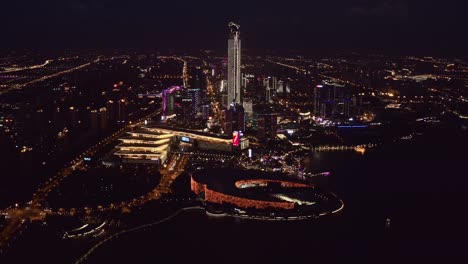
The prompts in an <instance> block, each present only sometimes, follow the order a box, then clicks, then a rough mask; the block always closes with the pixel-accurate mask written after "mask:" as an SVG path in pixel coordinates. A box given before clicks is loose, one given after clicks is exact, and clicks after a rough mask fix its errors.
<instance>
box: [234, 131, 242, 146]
mask: <svg viewBox="0 0 468 264" xmlns="http://www.w3.org/2000/svg"><path fill="white" fill-rule="evenodd" d="M240 138H241V135H240V133H239V132H237V131H234V132H232V145H233V146H236V147H237V146H239V144H240Z"/></svg>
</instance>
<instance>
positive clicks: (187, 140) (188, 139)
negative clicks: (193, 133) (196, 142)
mask: <svg viewBox="0 0 468 264" xmlns="http://www.w3.org/2000/svg"><path fill="white" fill-rule="evenodd" d="M180 140H182V141H183V142H190V138H188V137H182V138H181V139H180Z"/></svg>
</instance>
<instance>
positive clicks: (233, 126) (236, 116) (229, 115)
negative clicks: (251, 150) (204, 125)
mask: <svg viewBox="0 0 468 264" xmlns="http://www.w3.org/2000/svg"><path fill="white" fill-rule="evenodd" d="M225 115H226V118H225V120H226V121H225V129H224V131H225V132H226V134H227V135H232V133H233V132H234V131H245V116H244V107H242V105H235V106H231V107H230V108H229V109H228V110H226V112H225Z"/></svg>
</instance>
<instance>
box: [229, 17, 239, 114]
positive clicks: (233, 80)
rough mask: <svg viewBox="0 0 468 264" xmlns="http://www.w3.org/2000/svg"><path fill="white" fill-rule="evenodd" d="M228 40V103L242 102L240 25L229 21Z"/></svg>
mask: <svg viewBox="0 0 468 264" xmlns="http://www.w3.org/2000/svg"><path fill="white" fill-rule="evenodd" d="M229 29H230V30H231V32H230V34H229V40H228V102H227V103H228V105H227V107H228V108H229V105H230V104H234V105H235V104H242V99H241V72H240V68H241V40H240V31H239V29H240V26H239V25H237V24H235V23H233V22H230V23H229Z"/></svg>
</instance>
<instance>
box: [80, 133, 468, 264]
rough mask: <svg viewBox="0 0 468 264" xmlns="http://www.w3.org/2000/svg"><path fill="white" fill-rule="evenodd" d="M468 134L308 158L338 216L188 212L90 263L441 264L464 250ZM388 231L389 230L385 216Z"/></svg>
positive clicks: (108, 248) (120, 242)
mask: <svg viewBox="0 0 468 264" xmlns="http://www.w3.org/2000/svg"><path fill="white" fill-rule="evenodd" d="M467 149H468V142H467V134H466V132H461V131H459V130H454V131H452V130H450V131H449V130H440V131H439V130H438V131H434V132H433V133H431V134H430V135H429V134H428V135H424V136H422V137H419V138H417V139H415V140H413V141H411V142H404V143H398V144H393V145H386V146H383V147H380V148H378V149H375V150H371V151H367V152H366V154H365V155H360V154H357V153H354V152H322V153H315V154H314V155H313V162H314V169H315V170H316V171H318V172H320V171H330V172H331V173H332V174H331V176H329V177H330V178H329V187H330V189H331V190H332V191H334V192H336V193H337V194H338V195H339V196H340V197H341V198H342V199H343V200H344V202H345V210H344V212H343V214H341V215H337V216H331V217H323V218H320V219H317V220H313V221H301V222H256V221H250V220H239V219H233V218H210V217H208V216H206V215H205V213H204V212H187V213H184V214H182V215H180V216H178V217H176V218H175V219H173V220H171V221H169V222H166V223H163V224H160V225H158V226H156V227H154V228H152V229H150V230H147V231H141V232H135V233H130V234H127V235H125V236H122V237H121V238H119V239H116V240H113V241H112V242H111V243H108V244H106V245H104V246H103V247H102V248H100V249H99V250H97V251H96V252H95V253H93V255H92V256H91V257H90V258H89V259H88V260H89V263H103V262H104V263H113V262H114V263H117V262H118V263H122V262H126V263H130V262H131V263H184V262H186V261H190V262H191V263H193V262H195V263H199V262H200V263H239V262H248V263H253V262H260V263H278V262H284V263H315V261H320V263H323V262H331V261H339V262H349V263H359V262H366V263H367V262H374V263H395V262H398V263H409V262H413V263H414V262H415V263H424V262H426V263H433V262H441V263H447V262H448V261H450V260H452V261H453V260H462V259H465V260H466V257H467V256H468V253H467V252H468V251H466V235H467V234H468V233H467V228H466V224H467V223H468V222H467V220H468V219H467V217H466V213H465V208H466V204H465V202H466V201H468V199H467V198H466V195H467V194H468V188H467V179H466V178H467V177H468V174H467V172H466V171H467V164H468V159H467V155H466V154H463V153H464V152H466V150H467ZM387 218H390V226H389V227H386V219H387Z"/></svg>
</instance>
